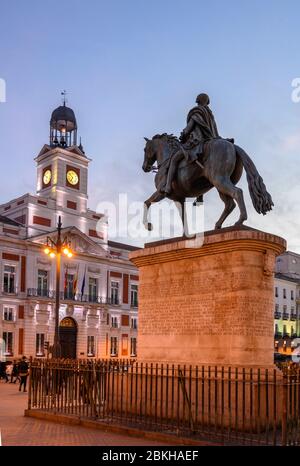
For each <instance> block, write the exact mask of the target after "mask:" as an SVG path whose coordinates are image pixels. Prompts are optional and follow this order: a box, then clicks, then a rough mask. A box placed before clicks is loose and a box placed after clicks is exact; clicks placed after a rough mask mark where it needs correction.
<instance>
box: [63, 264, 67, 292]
mask: <svg viewBox="0 0 300 466" xmlns="http://www.w3.org/2000/svg"><path fill="white" fill-rule="evenodd" d="M67 291H68V265H66V270H65V281H64V292H65V295H66V294H67Z"/></svg>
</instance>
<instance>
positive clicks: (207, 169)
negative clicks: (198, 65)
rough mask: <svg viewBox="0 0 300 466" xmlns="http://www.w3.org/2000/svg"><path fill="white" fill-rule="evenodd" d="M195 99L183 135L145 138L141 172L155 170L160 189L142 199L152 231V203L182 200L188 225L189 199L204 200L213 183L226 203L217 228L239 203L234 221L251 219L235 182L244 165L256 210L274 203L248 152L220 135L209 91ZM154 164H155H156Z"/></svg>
mask: <svg viewBox="0 0 300 466" xmlns="http://www.w3.org/2000/svg"><path fill="white" fill-rule="evenodd" d="M196 103H197V106H195V107H193V108H192V109H191V110H190V112H189V113H188V116H187V125H186V127H185V128H184V130H183V131H182V132H181V135H180V138H179V139H178V138H177V137H176V136H173V135H172V134H167V133H163V134H157V135H155V136H154V137H153V138H152V139H148V138H145V140H146V145H145V149H144V153H145V155H144V163H143V170H144V171H145V172H150V171H151V170H157V173H156V176H155V186H156V191H155V192H154V193H153V194H152V196H150V197H149V199H147V200H146V201H145V203H144V206H145V209H144V219H143V222H144V225H145V227H146V228H147V229H148V230H152V228H153V227H152V224H151V223H150V222H148V210H149V208H150V206H151V204H152V203H154V202H159V201H161V200H162V199H164V198H168V199H171V200H173V201H175V202H177V203H179V206H180V212H181V218H182V222H183V224H184V203H185V199H186V198H191V197H195V198H196V201H195V204H196V203H197V202H203V195H204V194H205V193H207V192H208V191H209V190H210V189H212V188H213V187H215V188H217V190H218V193H219V196H220V198H221V199H222V201H223V202H224V204H225V208H224V210H223V212H222V214H221V216H220V218H219V219H218V221H217V223H216V225H215V228H216V229H219V228H221V227H222V224H223V222H224V220H225V219H226V218H227V217H228V215H229V214H230V213H231V212H232V211H233V209H234V208H235V206H236V204H237V205H238V207H239V210H240V216H239V219H238V221H237V222H236V223H235V225H242V224H243V223H244V222H245V221H246V220H247V211H246V206H245V202H244V196H243V191H242V190H241V189H240V188H238V187H236V184H237V183H238V181H239V180H240V178H241V176H242V172H243V168H244V169H245V171H246V176H247V182H248V187H249V192H250V196H251V199H252V203H253V206H254V208H255V210H256V211H257V212H258V213H259V214H263V215H265V214H266V213H267V212H268V211H270V210H272V206H273V205H274V204H273V201H272V197H271V195H270V194H269V193H268V191H267V190H266V187H265V184H264V182H263V179H262V177H261V176H260V174H259V173H258V171H257V169H256V167H255V165H254V163H253V162H252V160H251V158H250V157H249V155H247V154H246V152H245V151H244V150H243V149H242V148H241V147H239V146H237V145H236V144H234V140H233V139H223V138H222V137H221V136H220V135H219V133H218V129H217V125H216V122H215V118H214V115H213V113H212V111H211V109H210V108H209V103H210V101H209V97H208V95H207V94H200V95H198V97H197V99H196ZM155 163H156V164H157V166H156V167H155V168H154V164H155Z"/></svg>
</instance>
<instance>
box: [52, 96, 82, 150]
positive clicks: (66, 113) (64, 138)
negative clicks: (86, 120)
mask: <svg viewBox="0 0 300 466" xmlns="http://www.w3.org/2000/svg"><path fill="white" fill-rule="evenodd" d="M62 95H63V105H60V106H59V107H57V108H56V109H55V110H53V112H52V115H51V120H50V146H51V147H70V146H76V145H77V122H76V117H75V113H74V112H73V110H72V109H71V108H69V107H67V106H66V91H63V92H62Z"/></svg>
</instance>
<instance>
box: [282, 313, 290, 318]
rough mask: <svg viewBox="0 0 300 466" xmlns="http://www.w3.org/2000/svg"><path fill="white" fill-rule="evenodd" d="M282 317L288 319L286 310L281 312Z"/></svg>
mask: <svg viewBox="0 0 300 466" xmlns="http://www.w3.org/2000/svg"><path fill="white" fill-rule="evenodd" d="M282 318H283V320H288V319H289V314H288V313H287V312H284V313H283V314H282Z"/></svg>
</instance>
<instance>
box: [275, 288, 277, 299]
mask: <svg viewBox="0 0 300 466" xmlns="http://www.w3.org/2000/svg"><path fill="white" fill-rule="evenodd" d="M275 298H278V286H275Z"/></svg>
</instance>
